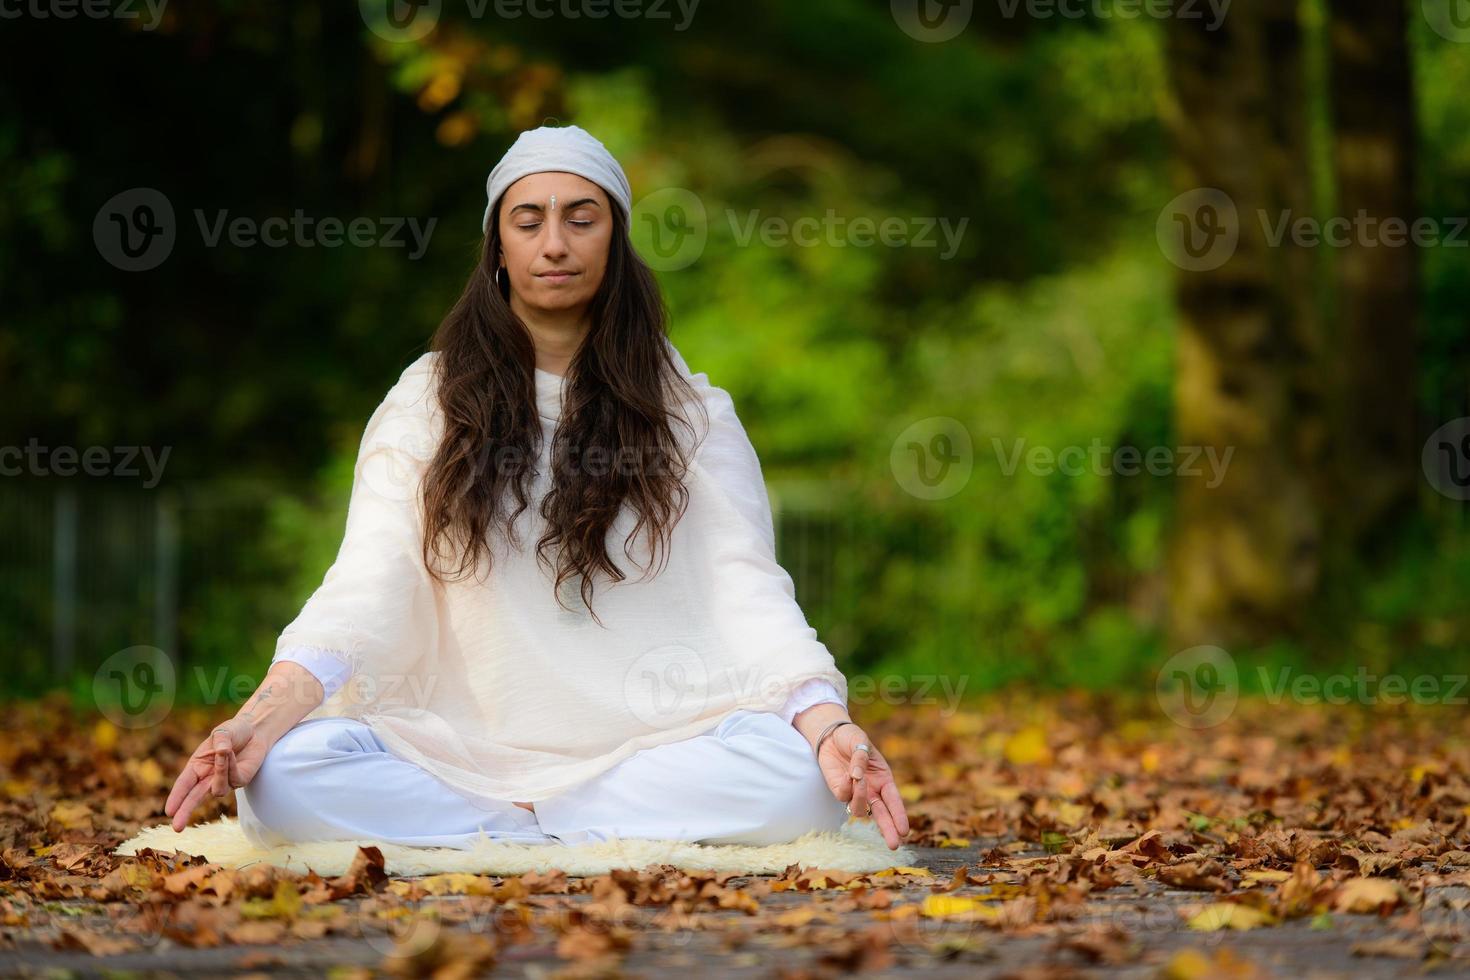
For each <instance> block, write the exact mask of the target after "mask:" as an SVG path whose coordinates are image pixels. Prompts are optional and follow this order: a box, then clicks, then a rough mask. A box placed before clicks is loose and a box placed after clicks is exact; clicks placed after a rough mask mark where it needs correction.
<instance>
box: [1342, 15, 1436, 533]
mask: <svg viewBox="0 0 1470 980" xmlns="http://www.w3.org/2000/svg"><path fill="white" fill-rule="evenodd" d="M1417 6H1418V5H1417V3H1416V4H1415V7H1416V9H1417ZM1329 7H1330V9H1331V18H1332V19H1331V22H1330V27H1329V31H1330V34H1329V38H1330V50H1331V56H1332V114H1333V123H1334V143H1333V163H1334V166H1335V168H1336V172H1337V213H1338V214H1339V215H1341V216H1342V217H1344V218H1347V219H1349V220H1352V221H1354V222H1356V219H1357V217H1358V215H1359V214H1360V213H1366V215H1367V216H1368V217H1369V218H1371V219H1376V224H1374V225H1372V226H1369V227H1370V234H1371V237H1370V238H1368V239H1367V240H1364V239H1363V238H1361V237H1360V236H1359V235H1358V234H1357V233H1356V232H1355V233H1354V234H1353V235H1352V236H1351V238H1352V242H1351V244H1349V245H1347V246H1346V247H1344V248H1341V249H1334V250H1333V251H1334V253H1335V256H1336V259H1337V270H1336V271H1337V285H1338V296H1339V299H1338V308H1339V311H1340V312H1339V315H1338V317H1337V322H1336V329H1335V330H1334V339H1335V342H1334V344H1333V348H1334V351H1335V352H1336V357H1335V358H1334V361H1333V364H1332V368H1333V370H1332V372H1331V374H1332V380H1333V389H1334V391H1335V393H1336V397H1335V398H1334V400H1333V406H1332V407H1333V410H1332V421H1333V425H1332V430H1333V450H1334V456H1335V458H1336V467H1335V469H1336V478H1337V481H1338V489H1339V493H1338V495H1337V497H1336V500H1337V506H1335V507H1334V508H1333V510H1332V511H1331V512H1330V518H1331V523H1332V525H1333V526H1334V539H1335V540H1337V541H1339V542H1340V543H1341V544H1342V546H1343V548H1344V550H1346V549H1348V548H1356V547H1358V546H1359V545H1361V544H1362V543H1363V542H1364V540H1365V538H1366V537H1367V536H1368V535H1369V532H1371V531H1372V530H1373V529H1374V528H1375V526H1385V527H1387V526H1391V524H1392V521H1391V518H1393V517H1396V516H1398V515H1400V514H1401V513H1403V512H1404V511H1406V510H1408V509H1410V508H1411V507H1412V506H1413V503H1414V499H1415V488H1416V486H1417V480H1418V473H1419V449H1420V446H1419V441H1418V439H1417V438H1416V435H1415V432H1416V427H1415V384H1416V368H1417V365H1416V343H1415V335H1416V329H1415V323H1416V319H1417V312H1418V294H1419V250H1418V247H1416V246H1415V245H1414V244H1412V242H1411V241H1408V242H1405V241H1402V240H1401V242H1400V244H1399V245H1398V246H1397V247H1394V246H1388V245H1385V244H1384V243H1383V241H1382V234H1383V229H1382V223H1383V221H1384V219H1387V218H1397V219H1398V220H1400V221H1402V222H1404V223H1405V224H1407V225H1410V226H1412V224H1413V222H1414V219H1415V217H1416V214H1415V208H1416V205H1415V193H1414V170H1415V168H1414V155H1415V152H1414V141H1415V125H1414V97H1413V86H1412V76H1411V72H1410V65H1409V50H1408V42H1407V37H1406V30H1407V24H1406V17H1407V16H1408V13H1407V10H1406V9H1405V5H1404V3H1403V2H1402V0H1330V3H1329Z"/></svg>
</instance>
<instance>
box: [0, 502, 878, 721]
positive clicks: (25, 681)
mask: <svg viewBox="0 0 1470 980" xmlns="http://www.w3.org/2000/svg"><path fill="white" fill-rule="evenodd" d="M278 492H279V491H277V490H274V489H273V488H269V487H245V488H242V487H238V486H237V487H232V488H222V487H219V486H213V485H211V486H202V485H201V486H195V487H185V488H177V487H176V488H174V489H164V488H156V489H145V488H142V487H126V486H117V485H111V486H108V485H98V484H97V483H95V482H94V483H85V482H80V481H78V482H68V481H61V480H35V481H0V515H3V522H0V624H3V628H4V629H5V631H6V632H7V633H8V634H9V635H8V636H7V637H6V660H7V661H8V662H9V664H10V666H11V670H10V673H9V678H8V681H7V683H6V684H5V685H4V688H0V691H4V690H6V689H9V690H11V691H13V692H28V693H29V692H34V691H37V690H42V689H45V688H47V687H52V686H58V685H65V684H69V683H71V682H72V681H74V680H76V679H85V678H89V677H90V676H91V675H92V673H93V672H94V671H95V670H96V669H97V667H98V666H99V665H100V664H101V663H102V662H103V661H104V660H106V659H107V657H109V656H111V655H112V654H113V653H115V652H117V651H119V650H122V649H124V648H127V647H132V646H137V645H141V644H146V645H151V646H155V647H158V648H159V649H160V650H163V651H166V652H167V653H168V654H169V655H170V657H171V658H172V659H173V660H174V663H175V664H176V665H177V666H179V667H180V668H182V667H183V665H184V664H185V663H186V662H189V663H199V662H218V661H219V660H220V659H222V658H223V659H226V660H229V659H234V660H235V662H239V658H243V657H245V656H248V655H253V654H254V653H259V654H260V655H262V656H267V657H268V656H269V653H270V651H268V650H266V651H253V650H252V649H251V648H249V646H248V641H247V637H249V636H251V635H252V634H253V635H254V636H255V637H256V638H259V637H260V636H268V635H269V634H271V633H273V632H275V631H278V630H280V629H281V628H283V627H284V626H285V624H286V622H287V621H288V620H289V618H290V615H291V612H290V607H289V601H290V600H289V596H287V595H286V593H288V591H289V586H287V585H286V584H284V583H285V582H286V580H288V579H290V578H291V577H293V572H296V571H299V569H294V570H293V569H292V568H290V567H281V564H280V563H281V561H283V560H284V561H286V562H289V561H290V559H289V557H287V558H285V559H282V558H281V557H280V556H278V555H266V556H262V555H260V554H255V553H253V552H252V550H251V549H256V548H257V546H258V545H259V543H260V542H261V540H262V539H263V538H264V536H266V535H267V534H269V532H270V527H269V504H270V500H271V497H272V494H273V493H278ZM772 503H773V510H774V511H775V528H776V540H777V551H778V557H779V559H780V561H781V563H782V565H783V566H784V567H785V568H786V569H787V571H788V572H790V574H791V576H792V579H793V581H794V582H795V585H796V590H797V598H798V600H799V602H800V603H801V606H802V609H803V611H804V612H805V613H806V614H807V618H808V620H809V621H810V622H811V623H812V625H813V626H814V627H816V628H817V630H818V633H819V636H821V637H822V639H823V640H824V641H825V642H827V643H828V645H829V647H831V648H832V651H833V653H834V654H836V655H838V656H841V655H842V654H843V653H845V652H846V649H847V648H848V647H849V646H850V645H851V643H852V642H853V640H854V637H853V630H852V628H851V623H852V620H853V616H854V611H855V608H856V597H857V594H858V591H859V590H858V589H856V588H855V587H854V586H853V585H852V583H851V582H850V581H849V579H848V577H847V576H845V575H844V574H843V573H842V566H841V562H840V561H839V558H838V555H839V553H840V552H842V551H843V550H844V547H845V546H847V545H850V544H851V542H852V541H853V537H854V532H855V528H856V527H857V520H856V517H855V516H854V515H853V514H852V513H850V512H846V513H843V512H836V511H830V510H826V509H822V508H815V509H814V508H812V507H810V506H807V505H803V506H801V507H799V508H798V507H796V506H794V505H791V504H787V505H786V506H782V504H783V500H782V497H781V496H780V495H779V494H778V493H776V492H773V493H772ZM266 550H270V549H266ZM277 550H279V549H277ZM297 564H299V561H298V562H297ZM320 571H321V572H325V568H323V569H321V570H320ZM306 577H307V578H308V579H309V578H310V576H309V575H308V576H306ZM221 596H228V597H231V601H229V602H227V603H222V602H221V599H220V597H221ZM283 597H284V599H283ZM283 601H284V602H286V604H285V605H283ZM222 607H223V608H225V609H226V611H227V612H228V614H229V615H230V616H232V617H239V619H238V621H236V622H233V623H232V624H231V625H229V626H226V627H223V628H222V631H223V632H225V633H226V634H228V635H231V636H233V635H236V634H238V635H240V637H241V642H240V644H239V645H237V646H236V647H235V649H234V651H233V652H231V650H229V649H223V650H222V649H219V648H220V647H221V644H220V643H219V642H214V641H212V640H211V639H209V638H206V636H205V634H206V633H209V632H210V628H211V626H214V627H216V628H219V627H218V624H211V623H210V620H211V619H212V618H214V617H218V616H219V615H221V612H220V610H221V608H222Z"/></svg>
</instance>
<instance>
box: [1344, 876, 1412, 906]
mask: <svg viewBox="0 0 1470 980" xmlns="http://www.w3.org/2000/svg"><path fill="white" fill-rule="evenodd" d="M1403 898H1404V893H1403V889H1402V888H1400V887H1399V885H1398V882H1396V881H1390V880H1389V879H1387V878H1350V879H1348V880H1347V881H1345V882H1343V883H1342V887H1341V888H1339V889H1338V890H1337V898H1336V900H1335V901H1334V902H1333V903H1332V907H1333V908H1335V909H1337V910H1338V911H1339V912H1377V911H1378V910H1379V909H1380V908H1383V907H1385V906H1387V907H1388V908H1392V907H1394V906H1395V905H1398V904H1399V903H1400V902H1402V901H1403Z"/></svg>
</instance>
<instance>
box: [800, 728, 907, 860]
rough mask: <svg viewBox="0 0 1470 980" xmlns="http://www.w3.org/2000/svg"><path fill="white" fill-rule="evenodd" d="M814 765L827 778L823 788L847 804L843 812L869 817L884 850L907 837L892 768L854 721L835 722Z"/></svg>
mask: <svg viewBox="0 0 1470 980" xmlns="http://www.w3.org/2000/svg"><path fill="white" fill-rule="evenodd" d="M817 764H818V765H819V766H821V769H822V775H823V776H825V777H826V778H827V788H828V789H830V790H832V795H833V796H835V797H837V798H838V799H839V800H841V801H842V802H844V803H846V804H847V812H848V813H851V814H852V815H853V816H855V817H865V816H871V817H872V818H873V819H874V820H876V821H877V823H878V829H879V831H881V832H882V834H883V840H884V841H886V842H887V844H888V849H889V850H894V849H896V848H897V847H898V845H899V844H900V843H901V841H902V840H903V838H904V837H906V836H908V832H909V817H908V814H907V813H905V812H904V809H903V797H902V795H900V793H899V791H898V783H896V782H895V781H894V779H893V770H892V769H889V768H888V760H887V759H884V758H883V755H882V753H880V752H879V751H878V749H877V747H876V746H874V745H873V740H872V739H871V738H869V737H868V733H867V732H865V731H863V730H862V729H861V728H859V727H858V726H857V725H856V724H855V723H854V724H850V725H839V726H838V727H837V729H836V730H835V731H833V732H832V734H831V735H829V736H827V740H826V741H825V742H823V743H822V752H821V755H820V756H818V758H817Z"/></svg>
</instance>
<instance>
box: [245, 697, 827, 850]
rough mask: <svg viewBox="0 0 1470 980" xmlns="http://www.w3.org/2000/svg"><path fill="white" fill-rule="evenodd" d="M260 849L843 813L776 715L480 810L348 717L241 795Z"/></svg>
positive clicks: (598, 835)
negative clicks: (554, 791)
mask: <svg viewBox="0 0 1470 980" xmlns="http://www.w3.org/2000/svg"><path fill="white" fill-rule="evenodd" d="M235 799H236V803H237V805H238V808H239V814H240V826H241V829H242V830H243V831H244V832H245V834H246V836H247V837H248V838H249V839H250V840H251V842H252V843H254V844H256V845H257V846H262V847H271V846H275V845H278V844H285V843H296V842H302V841H309V840H354V839H371V840H377V841H382V842H384V843H391V844H407V845H413V846H419V847H457V848H469V847H472V846H473V845H474V842H475V841H476V840H477V839H478V838H479V837H480V835H481V834H484V835H485V836H487V837H490V838H492V839H494V840H501V841H508V842H514V843H518V844H579V843H584V842H589V841H602V840H609V839H613V838H621V839H629V838H643V839H655V840H656V839H666V840H681V841H693V842H697V843H704V844H754V845H764V844H778V843H784V842H786V841H790V840H794V839H795V838H797V837H800V836H801V835H802V834H804V833H806V832H807V831H810V830H835V829H837V828H838V827H841V826H842V824H843V823H844V822H846V820H847V819H848V816H847V810H846V808H845V807H844V806H843V804H842V803H841V802H840V801H838V800H837V798H836V797H834V796H833V795H832V791H831V790H829V789H828V788H827V784H826V781H825V780H824V779H823V777H822V774H821V771H820V769H818V767H817V762H816V759H815V758H814V757H813V756H812V751H811V746H810V745H809V744H808V743H807V740H806V738H805V737H804V736H803V735H802V734H801V733H800V732H798V731H797V730H796V729H795V728H794V727H792V725H791V724H790V723H789V722H787V721H785V720H783V719H782V718H781V717H780V716H779V715H777V714H775V713H773V712H757V711H746V710H740V711H736V712H734V713H732V714H731V715H730V716H728V717H727V718H725V720H724V721H722V722H721V723H720V724H719V725H718V726H717V727H715V728H714V729H712V730H711V731H709V732H707V733H705V734H703V735H696V736H694V737H693V738H687V739H683V740H681V741H678V742H669V743H666V744H664V745H656V746H653V747H651V748H646V749H642V750H640V751H638V752H636V753H634V754H633V755H631V756H629V757H628V758H626V759H624V760H623V761H622V762H619V763H618V764H617V765H615V766H613V767H612V768H610V769H608V770H607V771H606V772H604V773H603V774H602V775H600V776H597V777H595V778H593V779H590V780H588V781H587V782H585V783H582V784H580V785H578V786H574V787H573V788H572V789H570V790H567V791H566V792H564V793H561V794H559V795H557V796H553V797H550V798H548V799H545V800H540V801H537V802H535V804H534V805H535V807H536V812H535V813H532V812H531V811H529V810H527V809H525V808H524V807H518V806H516V805H515V804H514V803H512V802H510V801H506V802H504V803H500V804H497V805H496V806H494V807H490V808H486V807H482V806H481V805H479V804H478V803H475V802H472V801H471V800H469V799H467V798H466V797H463V796H461V795H459V793H457V792H455V791H454V790H453V789H451V788H450V787H449V786H448V785H447V784H446V783H443V782H441V781H440V780H439V779H437V778H436V777H434V776H433V775H431V774H430V773H428V772H427V771H425V770H424V769H421V768H419V767H418V766H416V765H414V764H413V763H411V762H408V761H407V760H405V759H402V758H400V757H398V756H396V755H393V754H392V753H391V752H389V751H388V750H387V748H385V747H384V745H383V743H382V741H381V740H380V739H379V738H378V737H377V735H376V734H374V733H373V730H372V729H371V728H369V727H368V726H367V725H365V724H363V723H362V722H360V721H356V720H354V719H350V718H316V719H312V720H310V721H304V722H301V723H300V724H298V725H297V726H296V727H294V728H292V729H291V730H290V731H288V732H287V733H286V734H285V735H284V736H282V737H281V739H280V740H279V741H278V742H277V743H276V744H275V745H273V746H272V747H271V750H270V752H269V753H267V755H266V757H265V761H264V763H263V764H262V765H261V768H260V771H259V772H258V773H257V774H256V776H255V778H254V779H253V780H251V781H250V783H248V784H247V785H245V786H242V787H240V788H239V789H238V790H236V793H235Z"/></svg>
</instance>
